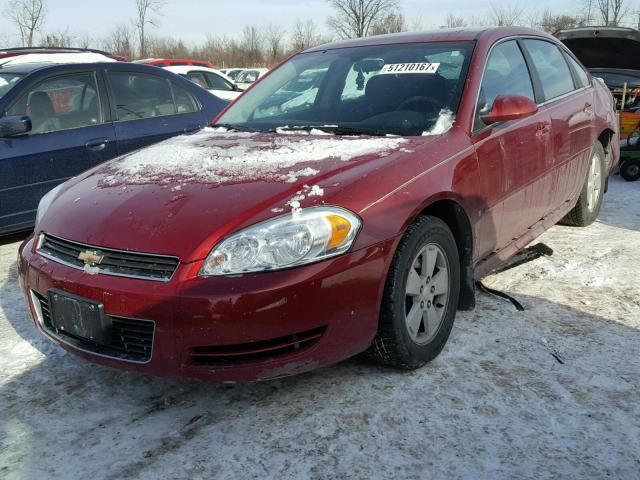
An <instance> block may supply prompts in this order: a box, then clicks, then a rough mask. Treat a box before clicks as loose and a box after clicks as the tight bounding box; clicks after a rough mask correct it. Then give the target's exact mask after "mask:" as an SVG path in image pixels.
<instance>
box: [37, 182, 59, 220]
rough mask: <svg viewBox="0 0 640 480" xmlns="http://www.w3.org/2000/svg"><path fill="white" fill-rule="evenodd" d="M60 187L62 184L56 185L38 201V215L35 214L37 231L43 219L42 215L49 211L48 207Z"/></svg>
mask: <svg viewBox="0 0 640 480" xmlns="http://www.w3.org/2000/svg"><path fill="white" fill-rule="evenodd" d="M61 187H62V184H60V185H58V186H57V187H55V188H53V189H52V190H49V191H48V192H47V193H46V194H45V195H44V197H42V199H41V200H40V203H39V204H38V213H36V230H37V229H38V224H39V223H40V220H42V217H44V214H45V213H46V211H47V210H48V209H49V206H50V205H51V202H53V199H54V198H56V195H58V192H59V191H60V188H61Z"/></svg>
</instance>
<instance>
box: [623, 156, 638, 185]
mask: <svg viewBox="0 0 640 480" xmlns="http://www.w3.org/2000/svg"><path fill="white" fill-rule="evenodd" d="M620 176H621V177H622V178H624V179H625V180H626V181H627V182H635V181H636V180H638V179H639V178H640V158H634V159H632V160H625V161H624V163H623V164H622V165H621V166H620Z"/></svg>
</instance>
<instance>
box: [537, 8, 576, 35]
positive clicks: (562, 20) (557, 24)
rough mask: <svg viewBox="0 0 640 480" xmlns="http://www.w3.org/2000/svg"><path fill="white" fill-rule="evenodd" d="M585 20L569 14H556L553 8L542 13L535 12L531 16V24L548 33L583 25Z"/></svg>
mask: <svg viewBox="0 0 640 480" xmlns="http://www.w3.org/2000/svg"><path fill="white" fill-rule="evenodd" d="M583 24H584V21H583V19H582V18H579V17H574V16H571V15H567V14H556V13H554V12H553V11H552V10H551V9H548V8H547V9H545V10H544V11H543V12H542V13H539V14H535V15H534V16H532V18H531V26H532V27H534V28H539V29H540V30H544V31H545V32H548V33H555V32H557V31H559V30H566V29H568V28H576V27H579V26H582V25H583Z"/></svg>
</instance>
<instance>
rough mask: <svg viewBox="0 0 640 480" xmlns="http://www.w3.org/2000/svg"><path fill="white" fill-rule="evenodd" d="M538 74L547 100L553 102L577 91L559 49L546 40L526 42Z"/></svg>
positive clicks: (528, 40)
mask: <svg viewBox="0 0 640 480" xmlns="http://www.w3.org/2000/svg"><path fill="white" fill-rule="evenodd" d="M524 44H525V47H526V49H527V51H528V52H529V55H531V59H532V60H533V65H534V67H535V69H536V71H537V72H538V76H539V77H540V82H541V83H542V91H543V92H544V98H545V100H553V99H554V98H557V97H560V96H562V95H564V94H566V93H569V92H571V91H572V90H574V89H575V86H574V85H573V77H572V76H571V71H570V70H569V65H567V62H566V61H565V59H564V55H563V54H562V52H561V51H560V49H559V48H558V47H556V46H555V45H554V44H552V43H550V42H546V41H544V40H530V39H527V40H524Z"/></svg>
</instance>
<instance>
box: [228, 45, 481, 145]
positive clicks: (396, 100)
mask: <svg viewBox="0 0 640 480" xmlns="http://www.w3.org/2000/svg"><path fill="white" fill-rule="evenodd" d="M473 45H474V44H473V42H431V43H430V42H424V43H410V44H392V45H370V46H360V47H347V48H340V49H335V50H326V51H316V52H309V53H301V54H298V55H296V56H295V57H293V58H292V59H290V60H289V61H287V62H286V63H285V64H283V65H282V66H280V67H279V68H278V69H276V70H274V71H272V72H271V73H270V74H269V75H268V76H267V77H265V78H264V79H263V80H260V82H259V83H258V84H257V85H255V86H254V87H253V88H252V89H250V90H248V91H247V92H245V93H244V94H243V95H242V96H241V97H239V98H238V100H237V101H236V102H235V103H234V104H233V105H232V106H231V107H230V108H229V109H228V110H227V111H226V112H225V113H224V114H223V116H222V117H221V118H220V119H219V122H220V123H221V124H222V123H224V124H227V125H231V126H234V125H237V127H238V128H239V129H252V130H258V131H273V130H276V129H278V128H280V127H289V128H293V127H305V128H307V129H313V128H316V127H321V128H325V129H328V130H332V131H333V132H340V133H338V134H344V135H354V134H358V133H368V134H373V135H384V134H395V135H422V134H423V133H427V134H431V132H432V131H433V132H438V133H444V131H446V130H447V129H448V128H450V127H451V126H452V125H453V123H454V121H455V114H456V112H457V110H458V106H459V103H460V98H461V96H462V90H463V88H464V83H465V81H466V77H467V73H466V72H467V69H468V64H469V59H470V57H471V52H472V50H473ZM456 52H457V53H456ZM457 56H460V57H462V58H461V59H457V58H456V57H457ZM432 58H434V59H438V60H440V61H439V62H432V61H430V59H432ZM452 58H453V59H455V60H454V61H450V60H451V59H452ZM440 68H442V69H443V72H444V74H440ZM239 81H241V80H239ZM436 125H442V126H440V127H438V128H437V129H435V128H434V127H435V126H436ZM342 132H345V133H342ZM433 134H437V133H433Z"/></svg>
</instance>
